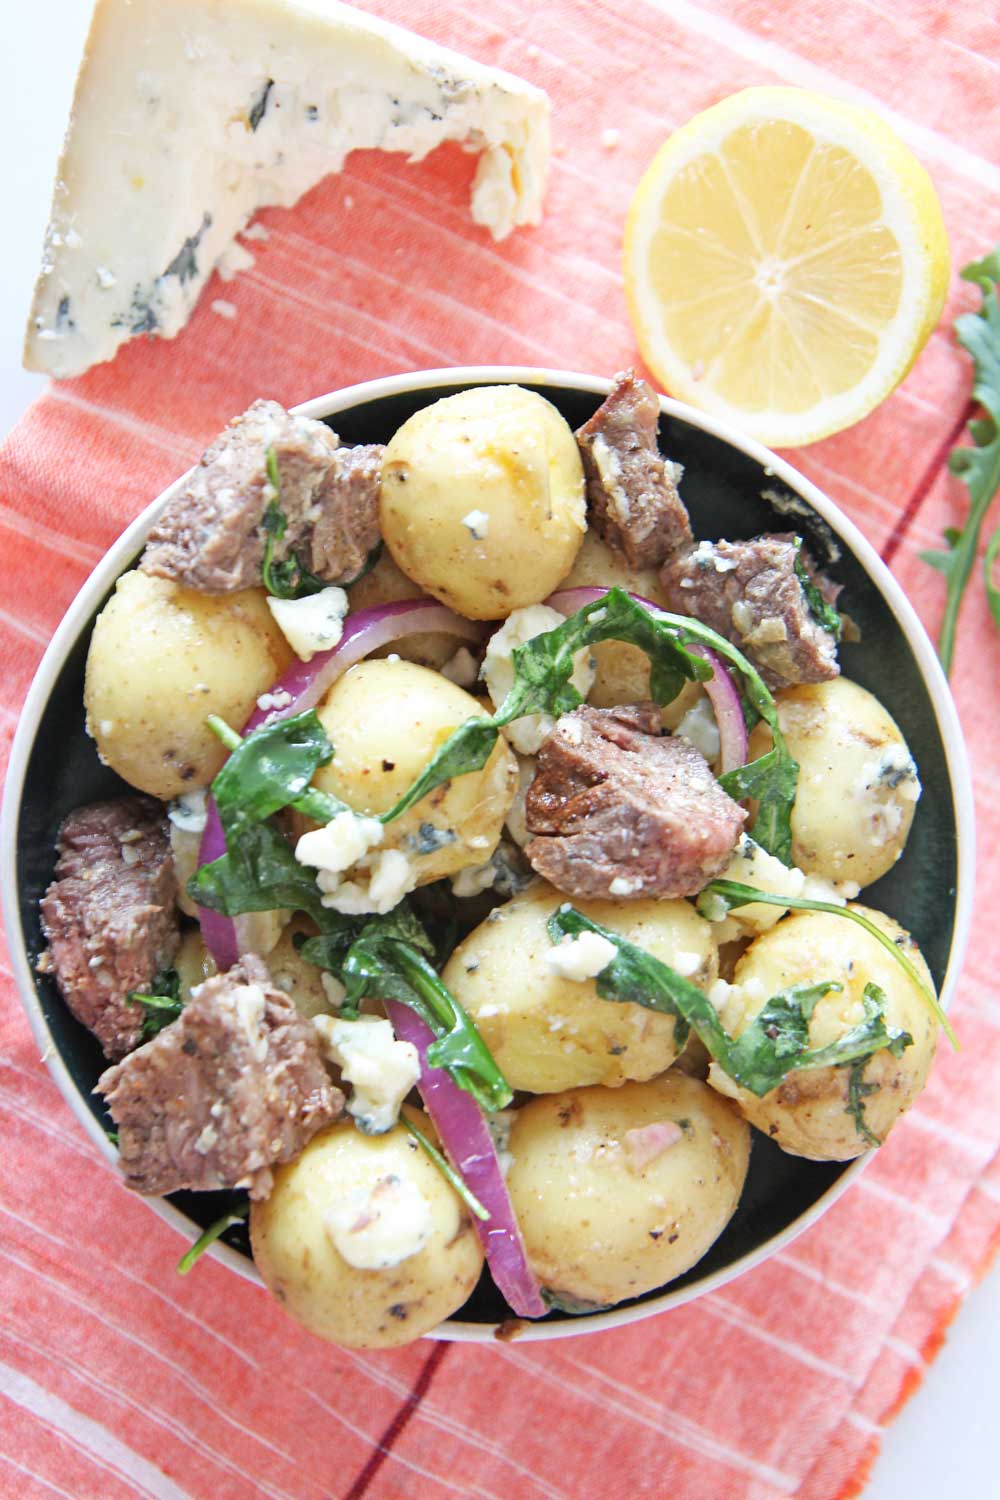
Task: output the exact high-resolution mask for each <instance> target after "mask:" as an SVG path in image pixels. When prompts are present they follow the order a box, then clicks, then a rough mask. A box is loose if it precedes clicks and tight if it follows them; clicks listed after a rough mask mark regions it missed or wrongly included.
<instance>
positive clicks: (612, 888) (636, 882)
mask: <svg viewBox="0 0 1000 1500" xmlns="http://www.w3.org/2000/svg"><path fill="white" fill-rule="evenodd" d="M641 890H642V876H641V875H636V876H635V877H634V878H633V879H631V880H630V879H629V878H628V876H627V875H616V876H615V878H614V880H612V882H611V884H610V885H609V886H608V892H609V894H610V895H612V896H634V895H635V893H636V891H641Z"/></svg>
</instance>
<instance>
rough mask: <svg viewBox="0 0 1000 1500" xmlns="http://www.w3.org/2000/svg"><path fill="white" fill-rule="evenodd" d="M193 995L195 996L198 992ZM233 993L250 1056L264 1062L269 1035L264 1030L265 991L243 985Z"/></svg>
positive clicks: (254, 985)
mask: <svg viewBox="0 0 1000 1500" xmlns="http://www.w3.org/2000/svg"><path fill="white" fill-rule="evenodd" d="M198 988H199V989H200V988H201V986H200V985H199V986H198ZM191 993H192V995H195V994H197V990H192V991H191ZM232 993H233V999H234V1004H235V1006H236V1014H237V1016H238V1018H239V1022H240V1025H241V1026H242V1027H243V1030H244V1032H245V1033H246V1037H247V1040H248V1041H249V1043H250V1055H251V1056H252V1057H253V1059H254V1061H255V1062H263V1061H264V1059H265V1057H266V1056H267V1033H266V1031H265V1030H264V1011H265V1009H266V1006H267V998H266V996H265V994H264V991H263V990H262V989H261V987H260V985H259V984H241V985H239V986H238V987H237V988H236V989H235V990H233V992H232Z"/></svg>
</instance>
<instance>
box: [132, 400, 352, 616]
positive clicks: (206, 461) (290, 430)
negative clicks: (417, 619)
mask: <svg viewBox="0 0 1000 1500" xmlns="http://www.w3.org/2000/svg"><path fill="white" fill-rule="evenodd" d="M271 449H273V450H274V456H275V460H276V463H277V468H278V479H279V481H280V484H279V490H278V493H277V495H276V494H275V491H274V487H273V485H272V484H271V481H270V479H269V477H268V464H267V459H268V452H269V450H271ZM352 454H359V455H360V457H359V458H352V457H350V456H349V455H352ZM380 458H381V449H380V448H361V449H350V448H344V449H342V448H341V447H340V439H339V438H338V437H337V435H336V433H333V432H331V431H330V429H329V428H328V427H327V426H325V425H324V423H322V422H314V421H312V420H311V419H310V418H308V417H293V416H290V415H289V413H288V412H287V411H285V409H284V407H282V406H279V405H278V403H277V402H276V401H255V402H254V403H253V405H252V406H251V407H249V408H248V409H247V410H246V411H245V412H244V413H243V415H242V416H239V417H235V418H234V419H233V421H232V422H230V424H229V426H228V427H227V428H226V430H225V431H224V432H222V433H220V435H219V436H218V437H217V438H216V439H215V442H214V443H213V444H212V445H211V447H210V448H208V449H207V450H206V452H205V453H204V454H203V456H202V459H201V462H200V463H199V465H198V467H197V468H196V469H195V471H194V473H193V474H192V475H191V478H190V480H189V481H188V483H187V484H186V485H185V487H184V489H183V490H182V491H181V493H180V494H179V495H177V496H176V497H175V498H174V500H172V501H171V503H170V505H168V507H167V509H166V510H165V511H164V513H163V515H162V516H161V517H160V519H159V521H157V523H156V525H155V527H154V528H153V530H152V531H151V532H150V535H149V540H148V541H147V543H146V550H145V552H144V553H143V555H142V561H141V563H140V567H141V568H143V569H144V571H145V572H147V573H153V574H155V575H156V576H157V577H159V578H169V579H172V580H173V581H174V582H175V583H180V584H183V585H184V586H185V588H191V589H198V590H200V591H201V592H202V593H206V594H227V593H231V592H233V591H234V590H236V589H249V588H255V587H257V586H259V584H260V582H261V565H262V563H263V560H264V550H265V546H266V544H267V540H268V532H267V531H266V530H265V527H264V524H263V523H264V515H265V512H266V510H267V508H268V506H269V504H270V503H271V501H272V500H274V501H276V503H277V507H278V509H279V510H280V512H281V514H282V516H283V517H284V520H285V531H284V533H283V534H282V535H281V536H280V537H279V536H277V534H276V533H272V534H271V535H272V539H273V557H274V559H275V560H276V561H279V562H280V561H284V560H285V559H286V558H289V557H291V556H293V555H299V556H300V557H301V559H302V561H303V562H305V564H306V566H307V567H309V569H310V571H311V572H313V573H316V574H317V576H318V577H320V578H322V579H324V580H325V581H326V582H329V583H335V582H338V581H339V580H341V579H350V578H353V577H354V575H355V574H356V573H357V572H358V571H359V567H360V564H359V563H357V562H356V558H357V557H358V556H359V555H360V558H361V562H363V561H364V559H365V557H366V556H367V555H368V553H369V552H370V551H371V549H372V548H373V547H374V546H375V543H376V542H377V540H378V489H379V468H380V462H379V461H380ZM317 532H319V533H320V536H319V543H318V546H314V534H315V533H317ZM313 556H314V558H315V561H314V562H310V557H313ZM316 563H318V564H319V565H318V566H316V565H315V564H316Z"/></svg>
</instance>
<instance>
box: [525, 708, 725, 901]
mask: <svg viewBox="0 0 1000 1500" xmlns="http://www.w3.org/2000/svg"><path fill="white" fill-rule="evenodd" d="M659 728H660V709H659V706H658V705H657V704H655V703H637V704H632V705H627V706H625V707H622V708H609V709H599V708H587V707H583V708H578V709H576V710H574V712H573V713H571V714H566V715H564V716H563V718H561V719H560V720H559V722H558V723H557V725H556V727H555V729H554V730H553V731H552V733H551V734H550V735H549V738H548V739H547V740H546V741H545V743H544V744H543V745H542V748H541V750H540V752H539V756H538V768H537V771H536V774H535V779H534V781H533V782H532V783H531V786H530V787H529V788H528V795H527V799H526V811H527V823H528V831H529V832H530V833H532V834H535V835H536V837H535V838H533V839H532V840H531V842H530V843H529V844H528V846H527V848H526V850H525V853H526V854H527V856H528V859H529V860H530V861H531V865H532V867H533V869H534V870H535V871H536V873H537V874H539V875H541V876H543V877H544V879H546V880H548V881H550V882H551V884H552V885H554V886H556V887H557V888H558V889H559V890H561V891H566V892H567V894H568V895H571V896H611V897H620V898H625V899H634V900H638V899H639V898H641V897H645V896H664V897H667V896H693V895H695V894H696V892H698V891H700V890H701V889H702V887H703V886H704V885H705V884H706V883H707V882H708V881H709V880H711V879H712V877H713V876H714V875H717V874H718V873H719V872H720V870H722V869H724V867H725V865H726V863H727V861H728V859H729V856H730V854H731V853H732V850H733V848H734V847H735V845H736V841H737V839H738V838H739V835H740V832H741V830H742V827H743V823H744V821H745V819H746V813H745V811H744V809H743V808H742V807H740V806H739V804H738V803H736V802H734V801H733V800H732V799H731V798H730V797H727V796H726V794H725V792H723V791H722V789H721V788H720V786H719V784H718V782H717V781H716V780H715V777H714V776H713V775H712V772H711V769H710V768H709V765H708V762H707V761H706V760H705V758H704V756H703V755H701V754H700V752H699V751H697V750H696V749H695V748H694V746H693V745H691V744H689V743H688V741H687V740H685V739H680V738H674V737H671V736H669V735H667V736H664V735H661V734H660V733H659Z"/></svg>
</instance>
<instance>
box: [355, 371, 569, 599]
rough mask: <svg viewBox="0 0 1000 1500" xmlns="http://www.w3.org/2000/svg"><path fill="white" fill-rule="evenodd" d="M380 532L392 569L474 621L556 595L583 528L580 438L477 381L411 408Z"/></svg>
mask: <svg viewBox="0 0 1000 1500" xmlns="http://www.w3.org/2000/svg"><path fill="white" fill-rule="evenodd" d="M380 514H381V526H382V535H383V536H384V538H385V541H386V545H387V546H388V548H389V551H390V552H391V553H392V556H393V558H394V560H395V561H396V563H397V564H398V565H399V567H400V568H401V569H402V570H403V572H404V573H406V574H407V575H408V576H409V577H410V578H413V579H415V580H416V581H417V583H419V584H420V586H421V588H422V589H424V590H425V591H426V592H427V593H429V594H433V595H434V597H435V598H437V599H441V600H442V601H443V602H444V603H445V604H448V605H450V606H451V608H452V609H455V610H457V611H458V613H459V614H461V615H466V616H468V617H469V618H470V619H473V620H499V619H503V618H505V617H506V616H507V615H509V614H510V612H511V610H513V609H518V608H520V607H521V606H522V605H525V604H537V603H539V602H540V601H541V600H542V599H544V598H545V597H546V595H548V594H551V592H552V590H553V589H554V588H555V587H556V584H557V583H558V582H559V580H560V578H563V577H565V575H566V573H567V572H568V571H569V569H570V567H571V566H572V563H573V559H574V557H575V556H576V553H577V551H578V549H579V546H580V542H581V540H582V539H583V533H584V530H585V528H586V509H585V502H584V482H583V465H582V463H581V461H580V453H579V449H578V448H577V444H576V439H575V437H574V436H573V433H572V432H571V431H570V428H569V426H568V425H567V423H566V421H565V420H564V418H563V417H562V416H560V414H559V412H558V411H557V410H556V408H555V407H554V406H553V405H552V404H551V402H549V401H546V400H545V399H544V398H543V397H542V396H538V395H536V394H535V393H534V392H533V391H527V390H524V389H523V388H522V387H521V386H518V385H495V386H477V387H475V388H474V389H472V390H467V391H460V392H459V394H458V395H456V396H447V397H445V398H444V399H443V400H441V401H435V402H434V403H433V404H432V405H430V406H425V407H424V408H423V410H421V411H418V412H416V413H414V415H413V416H412V417H410V418H409V420H408V421H407V422H404V423H403V425H402V427H400V429H399V431H398V432H396V433H395V435H394V436H393V438H392V439H391V441H390V442H389V445H388V447H387V448H386V450H385V455H384V457H383V460H382V497H381V507H380Z"/></svg>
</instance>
